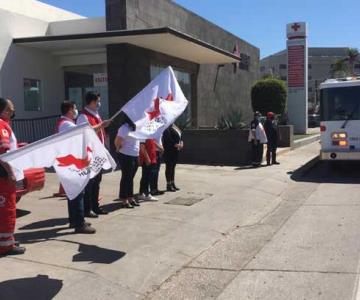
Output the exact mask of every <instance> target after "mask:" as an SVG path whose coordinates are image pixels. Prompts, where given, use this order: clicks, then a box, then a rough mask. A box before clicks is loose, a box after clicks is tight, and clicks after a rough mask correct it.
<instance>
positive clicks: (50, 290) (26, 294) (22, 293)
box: [0, 275, 63, 300]
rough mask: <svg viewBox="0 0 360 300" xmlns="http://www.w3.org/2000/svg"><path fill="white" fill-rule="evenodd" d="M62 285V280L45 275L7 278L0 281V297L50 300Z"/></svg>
mask: <svg viewBox="0 0 360 300" xmlns="http://www.w3.org/2000/svg"><path fill="white" fill-rule="evenodd" d="M62 286H63V282H62V280H58V279H51V278H49V277H48V276H47V275H38V276H36V277H30V278H19V279H12V280H7V281H3V282H1V283H0V299H4V300H5V299H11V300H28V299H39V300H40V299H41V300H50V299H53V298H54V297H55V296H56V295H57V294H58V293H59V291H60V290H61V288H62Z"/></svg>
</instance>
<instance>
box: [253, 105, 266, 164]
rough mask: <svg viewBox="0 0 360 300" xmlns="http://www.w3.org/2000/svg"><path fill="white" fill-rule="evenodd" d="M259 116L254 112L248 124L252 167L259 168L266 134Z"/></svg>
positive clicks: (258, 113)
mask: <svg viewBox="0 0 360 300" xmlns="http://www.w3.org/2000/svg"><path fill="white" fill-rule="evenodd" d="M260 118H261V114H260V112H258V111H256V112H255V113H254V119H253V120H252V121H251V123H250V131H249V142H251V146H252V165H253V166H254V167H259V166H260V165H261V162H262V159H263V155H264V144H266V143H267V138H266V133H265V130H264V127H263V125H262V123H261V122H260Z"/></svg>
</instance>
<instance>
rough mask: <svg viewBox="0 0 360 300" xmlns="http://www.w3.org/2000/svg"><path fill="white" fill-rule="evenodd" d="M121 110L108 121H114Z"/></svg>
mask: <svg viewBox="0 0 360 300" xmlns="http://www.w3.org/2000/svg"><path fill="white" fill-rule="evenodd" d="M121 110H122V108H120V110H118V111H117V112H116V113H115V114H114V115H113V116H112V117H111V118H110V119H109V120H110V121H114V119H115V118H116V117H117V116H118V115H119V114H120V113H121Z"/></svg>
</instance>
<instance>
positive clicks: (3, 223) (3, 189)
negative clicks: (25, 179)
mask: <svg viewBox="0 0 360 300" xmlns="http://www.w3.org/2000/svg"><path fill="white" fill-rule="evenodd" d="M14 115H15V108H14V104H13V103H12V101H10V100H6V99H4V98H0V154H4V153H6V152H8V151H12V150H16V149H17V140H16V137H15V134H14V132H13V131H12V129H11V127H10V120H11V119H12V118H13V117H14ZM15 223H16V179H15V176H14V174H13V172H12V170H11V167H10V166H9V165H8V164H7V163H5V162H2V161H1V160H0V255H17V254H23V253H25V250H26V249H25V247H20V246H19V245H18V243H16V241H15V238H14V231H15Z"/></svg>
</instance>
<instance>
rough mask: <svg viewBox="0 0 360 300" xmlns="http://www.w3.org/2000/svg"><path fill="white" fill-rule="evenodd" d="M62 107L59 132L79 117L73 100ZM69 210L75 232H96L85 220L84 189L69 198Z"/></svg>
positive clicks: (57, 128) (72, 124) (71, 224)
mask: <svg viewBox="0 0 360 300" xmlns="http://www.w3.org/2000/svg"><path fill="white" fill-rule="evenodd" d="M60 109H61V117H60V119H59V120H58V121H57V123H56V131H57V132H58V133H61V132H65V131H67V130H69V129H72V128H74V127H76V124H75V120H76V118H77V117H78V111H77V109H76V104H75V103H73V102H70V101H64V102H62V103H61V107H60ZM68 211H69V223H70V228H74V229H75V233H84V234H92V233H95V232H96V230H95V229H94V228H92V227H91V226H90V225H91V224H90V223H87V222H85V218H84V191H82V192H81V193H80V194H79V195H78V196H77V197H76V198H75V199H73V200H70V199H69V198H68Z"/></svg>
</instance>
